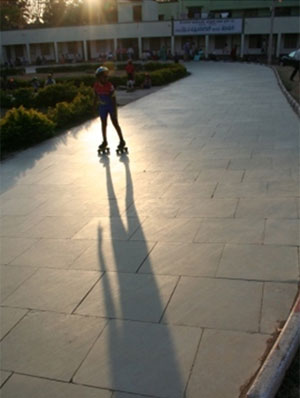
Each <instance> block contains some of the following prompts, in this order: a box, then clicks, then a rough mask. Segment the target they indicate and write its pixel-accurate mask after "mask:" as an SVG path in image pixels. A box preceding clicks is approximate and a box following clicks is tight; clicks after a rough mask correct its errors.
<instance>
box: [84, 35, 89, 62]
mask: <svg viewBox="0 0 300 398" xmlns="http://www.w3.org/2000/svg"><path fill="white" fill-rule="evenodd" d="M83 57H84V60H85V61H88V58H89V57H88V50H87V41H86V40H83Z"/></svg>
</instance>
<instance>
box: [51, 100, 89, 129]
mask: <svg viewBox="0 0 300 398" xmlns="http://www.w3.org/2000/svg"><path fill="white" fill-rule="evenodd" d="M47 116H48V118H49V119H50V120H52V121H53V122H54V123H55V125H56V126H57V127H58V128H63V127H66V126H69V125H73V124H74V123H76V122H78V121H83V120H86V119H89V118H91V117H93V116H94V109H93V95H84V94H83V93H78V94H77V95H76V97H75V98H74V100H73V101H72V102H70V103H68V102H66V101H64V102H59V103H58V104H56V106H55V107H54V108H49V109H48V113H47Z"/></svg>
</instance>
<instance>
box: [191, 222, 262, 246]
mask: <svg viewBox="0 0 300 398" xmlns="http://www.w3.org/2000/svg"><path fill="white" fill-rule="evenodd" d="M264 224H265V223H264V220H256V219H252V218H243V219H238V218H232V219H226V218H216V219H205V220H203V221H201V224H200V227H199V229H198V232H197V234H196V236H195V239H194V241H195V242H200V243H207V242H209V243H250V244H251V243H253V244H254V243H256V244H258V243H261V242H262V240H263V232H264Z"/></svg>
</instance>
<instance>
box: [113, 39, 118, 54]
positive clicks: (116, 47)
mask: <svg viewBox="0 0 300 398" xmlns="http://www.w3.org/2000/svg"><path fill="white" fill-rule="evenodd" d="M117 50H118V39H117V38H114V58H115V59H117Z"/></svg>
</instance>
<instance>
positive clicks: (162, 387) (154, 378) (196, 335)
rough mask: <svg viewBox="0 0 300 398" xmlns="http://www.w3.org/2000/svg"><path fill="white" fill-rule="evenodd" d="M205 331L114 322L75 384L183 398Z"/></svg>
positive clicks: (109, 326)
mask: <svg viewBox="0 0 300 398" xmlns="http://www.w3.org/2000/svg"><path fill="white" fill-rule="evenodd" d="M200 336H201V330H200V329H196V328H188V327H181V326H166V325H159V324H152V323H142V322H122V321H109V323H108V325H107V326H106V328H105V329H104V332H103V333H102V334H101V336H100V337H99V339H98V340H97V342H96V344H95V345H94V346H93V348H92V350H91V351H90V353H89V355H88V357H87V358H86V360H85V361H84V363H83V364H82V366H81V367H80V369H79V371H78V372H77V374H76V375H75V377H74V381H75V382H76V383H82V384H85V385H92V386H98V387H102V388H111V389H116V390H121V391H127V392H132V393H137V394H138V393H139V394H145V395H154V396H156V397H170V398H171V397H172V398H178V397H182V396H183V392H184V389H185V385H186V383H187V380H188V376H189V372H190V370H191V367H192V363H193V358H194V355H195V350H196V349H197V346H198V343H199V340H200Z"/></svg>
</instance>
